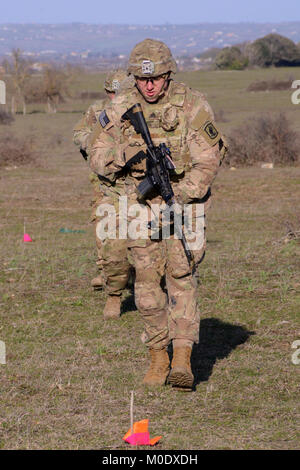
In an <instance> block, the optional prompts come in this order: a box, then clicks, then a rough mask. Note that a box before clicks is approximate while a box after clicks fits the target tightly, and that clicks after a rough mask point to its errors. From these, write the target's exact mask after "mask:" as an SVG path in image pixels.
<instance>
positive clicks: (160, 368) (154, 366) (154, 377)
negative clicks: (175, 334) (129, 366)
mask: <svg viewBox="0 0 300 470" xmlns="http://www.w3.org/2000/svg"><path fill="white" fill-rule="evenodd" d="M149 352H150V357H151V362H150V367H149V370H148V372H147V374H146V375H145V377H144V379H143V384H145V385H149V386H155V385H165V383H166V379H167V377H168V374H169V370H170V360H169V355H168V353H167V350H166V349H165V348H164V349H149Z"/></svg>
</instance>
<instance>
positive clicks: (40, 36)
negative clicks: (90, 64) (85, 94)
mask: <svg viewBox="0 0 300 470" xmlns="http://www.w3.org/2000/svg"><path fill="white" fill-rule="evenodd" d="M271 32H277V33H279V34H281V35H283V36H286V37H288V38H290V39H292V40H293V41H294V42H299V41H300V22H288V23H279V24H275V23H261V24H256V23H237V24H228V23H227V24H207V23H204V24H193V25H170V24H165V25H157V26H155V25H148V26H140V25H91V24H81V23H78V24H77V23H71V24H49V25H45V24H0V57H3V56H7V54H9V52H10V51H11V49H13V48H21V49H22V50H23V51H24V52H25V53H26V55H28V56H29V57H32V58H33V59H34V60H39V61H42V60H49V59H55V60H63V61H66V60H67V61H69V62H77V63H78V62H85V61H89V59H93V58H95V57H99V56H102V57H113V56H115V57H118V56H119V55H121V56H126V55H128V53H129V51H130V49H131V48H132V47H133V46H134V45H135V44H136V43H137V42H139V41H141V40H142V39H145V38H147V37H151V38H155V39H160V40H162V41H164V42H166V43H167V44H168V46H169V47H170V48H171V49H172V52H173V53H174V55H175V56H176V57H181V56H189V57H191V56H196V55H197V54H200V53H202V52H204V51H206V50H207V49H211V48H223V47H225V46H231V45H233V44H236V43H241V42H244V41H252V40H255V39H257V38H258V37H262V36H265V35H266V34H269V33H271Z"/></svg>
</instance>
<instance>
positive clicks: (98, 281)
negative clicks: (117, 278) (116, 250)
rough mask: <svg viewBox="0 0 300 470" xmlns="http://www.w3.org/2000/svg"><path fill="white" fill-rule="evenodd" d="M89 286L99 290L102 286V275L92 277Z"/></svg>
mask: <svg viewBox="0 0 300 470" xmlns="http://www.w3.org/2000/svg"><path fill="white" fill-rule="evenodd" d="M91 286H92V287H94V289H101V288H102V287H103V286H104V279H103V277H102V274H99V275H98V276H97V277H94V279H92V280H91Z"/></svg>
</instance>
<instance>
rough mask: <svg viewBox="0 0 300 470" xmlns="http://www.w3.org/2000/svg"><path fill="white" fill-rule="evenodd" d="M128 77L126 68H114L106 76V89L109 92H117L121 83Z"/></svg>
mask: <svg viewBox="0 0 300 470" xmlns="http://www.w3.org/2000/svg"><path fill="white" fill-rule="evenodd" d="M126 78H127V72H126V71H125V70H121V69H118V70H114V71H112V72H109V73H108V74H107V75H106V77H105V82H104V89H105V90H106V91H109V92H117V91H118V90H119V88H120V86H121V83H122V82H123V81H124V80H125V79H126Z"/></svg>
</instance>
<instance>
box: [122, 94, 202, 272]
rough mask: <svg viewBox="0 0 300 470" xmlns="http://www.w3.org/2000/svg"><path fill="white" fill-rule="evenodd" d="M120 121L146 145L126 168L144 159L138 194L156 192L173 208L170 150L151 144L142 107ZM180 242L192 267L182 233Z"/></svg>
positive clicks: (130, 111)
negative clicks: (144, 172) (142, 176)
mask: <svg viewBox="0 0 300 470" xmlns="http://www.w3.org/2000/svg"><path fill="white" fill-rule="evenodd" d="M122 120H124V121H126V120H128V121H130V123H131V124H132V125H133V127H134V130H135V132H136V133H137V134H141V136H142V138H143V140H144V142H145V144H146V145H147V152H146V154H143V152H139V154H140V153H142V154H143V155H142V156H139V154H137V158H135V157H133V158H132V159H131V160H130V161H129V162H128V163H127V164H128V166H131V164H133V163H135V161H140V160H141V159H142V158H146V176H145V178H144V179H143V180H142V182H141V183H140V184H139V185H138V187H137V191H138V193H139V194H140V195H141V196H142V197H143V198H145V197H147V195H148V194H149V193H150V192H152V191H153V190H156V191H157V193H158V194H160V196H161V197H162V198H163V200H164V201H165V203H166V204H167V205H168V207H171V206H173V205H174V204H176V201H175V196H174V192H173V189H172V186H171V182H170V176H169V172H170V171H171V170H174V169H175V165H174V163H173V161H172V160H171V158H170V155H171V153H170V150H169V149H168V148H167V146H166V145H165V144H164V143H161V144H160V145H159V146H158V147H156V146H155V145H154V144H153V141H152V138H151V135H150V132H149V128H148V125H147V122H146V120H145V117H144V114H143V110H142V107H141V105H140V104H139V103H137V104H135V105H133V106H132V107H131V108H130V109H128V110H127V111H126V113H124V114H123V116H122ZM181 242H182V245H183V248H184V252H185V254H186V257H187V259H188V262H189V265H190V266H191V267H193V261H194V259H193V255H192V252H191V251H190V249H189V247H188V244H187V241H186V238H185V235H184V233H183V231H181Z"/></svg>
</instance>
